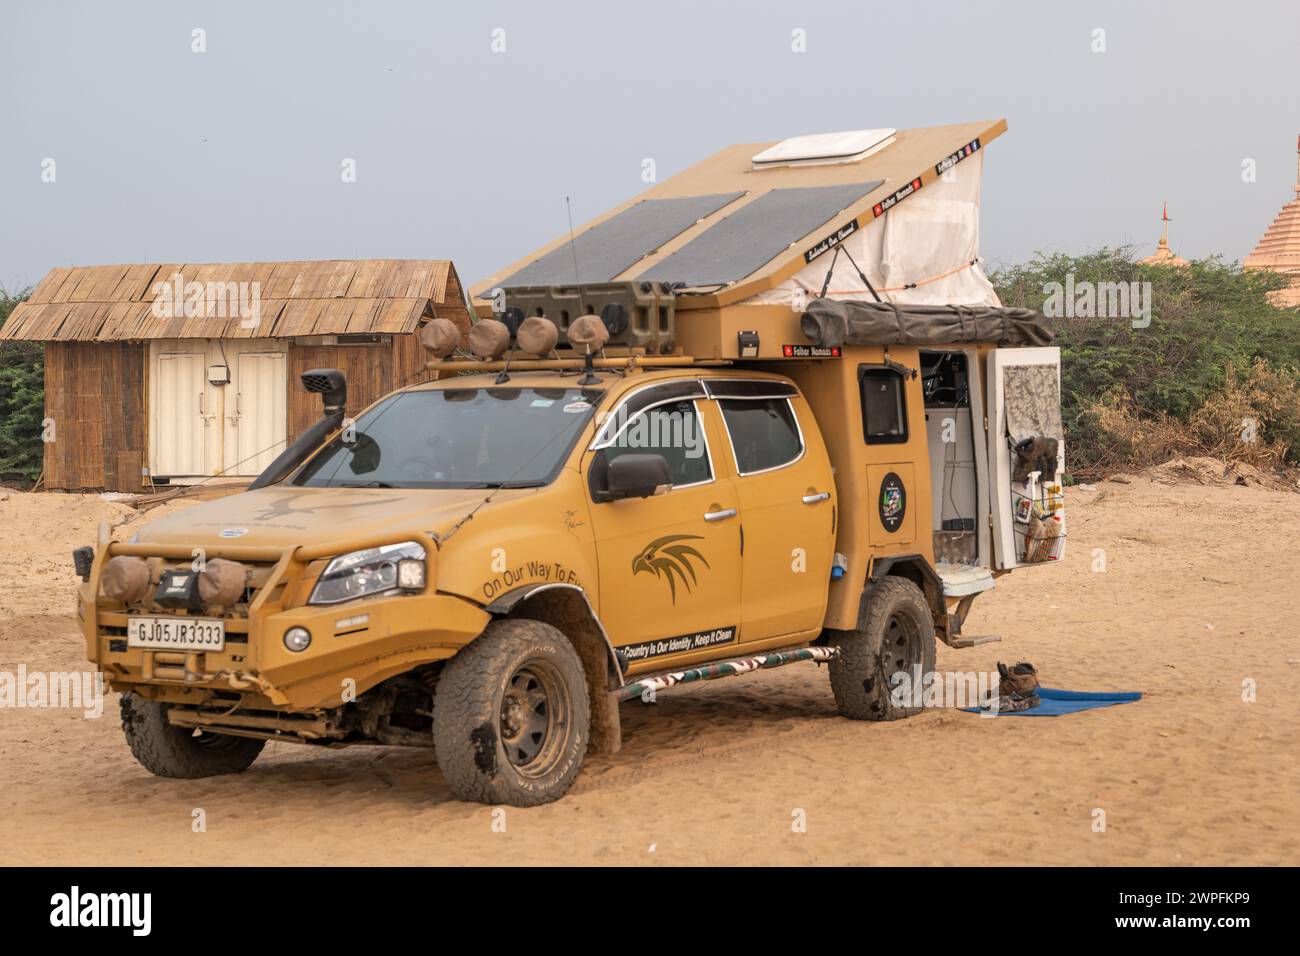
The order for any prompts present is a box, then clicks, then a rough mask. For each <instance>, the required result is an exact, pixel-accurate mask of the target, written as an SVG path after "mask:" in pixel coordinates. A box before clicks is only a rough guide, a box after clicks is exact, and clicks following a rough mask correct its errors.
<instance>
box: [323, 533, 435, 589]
mask: <svg viewBox="0 0 1300 956" xmlns="http://www.w3.org/2000/svg"><path fill="white" fill-rule="evenodd" d="M424 559H425V553H424V548H423V547H421V546H420V544H419V542H417V541H403V542H401V543H400V544H386V545H384V546H383V547H382V548H367V549H366V550H365V551H353V552H352V553H350V554H342V555H339V556H338V557H337V558H335V559H334V560H333V561H331V562H330V563H329V565H328V566H327V567H326V568H325V573H324V574H322V575H321V576H320V579H319V580H318V581H317V582H316V587H315V588H313V589H312V592H311V598H310V599H309V600H308V601H307V603H308V604H338V603H339V602H340V601H351V600H353V599H354V598H359V597H365V596H366V595H368V594H382V593H383V592H385V591H398V590H401V591H423V590H424V577H425V563H424Z"/></svg>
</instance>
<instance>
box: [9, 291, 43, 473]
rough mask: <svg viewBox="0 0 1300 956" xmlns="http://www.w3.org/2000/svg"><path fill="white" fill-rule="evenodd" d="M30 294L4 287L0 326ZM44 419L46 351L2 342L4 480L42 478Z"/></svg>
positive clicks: (22, 344) (33, 343) (35, 345)
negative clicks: (10, 290) (14, 293)
mask: <svg viewBox="0 0 1300 956" xmlns="http://www.w3.org/2000/svg"><path fill="white" fill-rule="evenodd" d="M30 291H31V290H30V289H28V290H24V291H23V292H20V293H19V294H17V295H10V294H9V293H8V292H6V291H5V290H4V289H3V288H0V326H3V325H4V323H5V321H6V320H7V319H8V318H9V313H10V312H12V311H13V309H14V306H16V305H17V304H18V303H19V302H21V301H22V300H23V299H25V298H27V296H28V294H29V293H30ZM44 416H45V353H44V349H42V348H41V346H40V345H39V344H38V343H35V342H2V343H0V479H4V480H12V479H16V478H22V479H26V480H28V481H34V480H35V479H36V478H37V476H38V475H40V473H41V459H42V455H43V451H44V446H43V445H42V443H41V421H42V419H43V418H44Z"/></svg>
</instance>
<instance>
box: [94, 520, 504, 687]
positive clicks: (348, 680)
mask: <svg viewBox="0 0 1300 956" xmlns="http://www.w3.org/2000/svg"><path fill="white" fill-rule="evenodd" d="M389 537H390V538H391V537H393V536H389ZM411 537H412V535H410V534H409V533H404V534H403V535H402V536H401V537H398V538H394V539H395V540H407V539H410V538H411ZM422 543H424V544H425V545H426V551H427V552H428V554H429V556H430V560H429V574H428V579H429V584H428V586H427V587H426V589H425V591H424V592H421V593H416V594H394V595H376V596H374V597H369V598H362V599H359V600H356V601H350V602H346V603H343V604H335V605H329V606H309V605H306V604H305V603H304V602H305V601H306V598H307V595H309V594H310V593H311V588H312V587H313V586H314V584H315V582H316V578H317V577H318V576H319V574H320V572H321V570H323V568H324V566H325V564H326V562H327V561H328V559H329V558H330V557H332V556H333V555H334V554H337V553H342V552H343V551H344V550H357V549H358V548H359V547H367V546H370V544H369V543H368V542H361V543H360V544H359V545H358V544H357V543H355V542H348V543H346V544H345V545H339V546H337V550H335V549H332V548H322V547H319V546H317V547H313V548H310V549H306V548H290V549H288V550H285V551H283V552H281V551H276V550H274V549H266V548H251V547H248V546H242V547H226V548H222V547H212V548H208V549H206V556H207V557H208V558H209V559H211V558H214V557H224V558H229V559H230V560H240V561H248V562H259V561H260V562H263V563H268V562H271V561H273V562H274V563H273V564H271V565H270V567H269V573H267V574H263V575H261V578H262V579H263V580H262V581H261V583H260V586H259V587H258V588H257V589H256V592H255V594H254V596H253V597H252V599H251V600H250V601H249V602H248V604H247V607H246V608H244V609H240V610H236V611H235V612H234V613H231V614H228V615H223V616H222V617H223V620H224V621H225V628H226V644H225V647H224V649H223V650H221V651H175V650H169V651H162V650H145V649H141V648H131V647H128V646H127V639H126V626H127V620H128V617H129V616H130V614H131V613H132V609H129V608H126V607H123V606H122V605H120V604H117V603H115V602H112V601H109V600H108V599H107V598H105V597H103V596H102V595H101V594H100V576H101V574H102V570H103V566H104V564H105V563H106V562H107V560H108V558H109V557H112V556H116V555H119V554H129V555H136V556H139V557H145V558H150V557H154V558H162V559H164V560H189V559H190V555H191V554H192V551H193V549H191V548H189V547H185V546H176V545H149V544H123V543H120V542H111V541H109V542H101V544H100V546H99V547H97V548H96V554H95V560H94V564H93V565H92V569H91V574H90V580H89V581H88V582H86V583H84V584H83V585H82V586H81V593H80V600H79V607H78V612H79V613H78V616H79V618H80V621H81V626H82V633H83V636H84V637H85V641H86V655H87V658H88V659H89V660H90V661H91V662H93V663H95V664H97V665H98V666H99V668H100V670H101V671H103V673H104V674H105V675H106V678H107V679H108V681H109V683H110V685H111V686H112V687H113V689H114V690H119V691H126V690H134V691H136V692H138V693H140V694H142V696H146V697H151V698H154V699H161V700H167V701H170V702H173V703H193V704H199V703H204V702H206V701H210V700H213V699H228V698H230V697H231V696H232V695H234V694H237V695H238V698H239V700H240V701H241V702H243V703H246V704H247V705H248V706H255V707H258V708H261V709H274V710H288V711H298V710H312V709H320V708H327V707H336V706H339V705H340V704H342V703H344V702H346V701H348V700H352V699H355V697H356V696H357V695H359V694H361V693H364V692H365V691H366V690H368V689H369V688H370V687H373V686H374V685H375V684H377V683H379V682H380V681H382V680H385V679H386V678H388V677H391V676H393V675H395V674H400V673H402V672H404V671H407V670H410V669H411V668H412V667H415V666H417V665H419V664H422V663H427V662H431V661H437V660H443V659H446V658H448V657H451V656H452V655H453V654H455V653H456V651H457V650H459V649H460V648H461V647H463V646H464V645H465V644H467V643H468V642H469V641H471V640H473V639H474V638H475V637H476V636H477V635H478V634H479V633H481V631H482V630H483V628H484V627H485V626H486V625H487V622H488V620H489V615H488V614H487V612H486V611H484V610H483V609H482V608H481V607H479V606H477V605H475V604H473V603H471V602H469V601H466V600H464V599H462V598H459V597H454V596H452V595H447V594H439V593H437V591H436V590H434V581H435V580H436V573H435V567H436V562H435V561H434V560H433V559H434V556H435V554H436V545H435V544H434V542H433V541H432V540H431V539H428V538H427V537H425V538H422ZM139 613H148V614H150V615H157V614H159V613H167V612H159V611H156V610H153V609H150V610H148V611H140V612H139ZM203 616H212V615H203ZM292 627H304V628H306V629H307V630H308V631H310V632H311V635H312V641H311V644H310V646H309V647H308V648H307V649H306V650H303V651H300V652H294V651H290V650H289V649H288V648H287V647H285V645H284V633H285V631H287V630H289V629H290V628H292Z"/></svg>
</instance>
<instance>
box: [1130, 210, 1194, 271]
mask: <svg viewBox="0 0 1300 956" xmlns="http://www.w3.org/2000/svg"><path fill="white" fill-rule="evenodd" d="M1160 221H1161V222H1162V223H1163V225H1162V226H1161V228H1160V241H1159V242H1158V243H1156V251H1155V252H1154V253H1152V254H1151V255H1149V256H1147V257H1146V258H1145V259H1139V260H1138V262H1140V263H1141V264H1142V265H1145V266H1185V265H1187V260H1186V259H1182V258H1180V257H1178V256H1176V255H1174V253H1173V251H1172V250H1171V249H1170V248H1169V224H1170V223H1171V222H1173V220H1172V219H1170V218H1169V203H1168V202H1165V203H1164V204H1163V205H1162V207H1161V209H1160Z"/></svg>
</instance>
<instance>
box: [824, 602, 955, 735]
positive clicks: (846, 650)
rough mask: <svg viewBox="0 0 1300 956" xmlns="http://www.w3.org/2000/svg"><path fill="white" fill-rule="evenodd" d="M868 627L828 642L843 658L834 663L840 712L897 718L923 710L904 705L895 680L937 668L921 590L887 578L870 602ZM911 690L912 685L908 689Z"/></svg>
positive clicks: (852, 716)
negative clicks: (897, 674) (896, 676)
mask: <svg viewBox="0 0 1300 956" xmlns="http://www.w3.org/2000/svg"><path fill="white" fill-rule="evenodd" d="M868 600H869V601H870V603H869V604H868V606H867V620H866V626H865V627H862V628H860V629H859V630H856V631H832V632H831V634H830V637H829V643H831V644H838V645H839V647H840V656H839V657H838V658H836V659H835V660H832V661H831V663H830V668H829V670H830V677H831V691H832V692H833V693H834V694H835V703H836V704H837V705H839V709H840V713H841V714H843V715H844V716H845V717H848V718H850V719H851V720H898V719H900V718H902V717H910V716H912V715H913V714H915V713H918V712H919V711H920V710H921V708H920V707H900V706H898V705H897V704H896V703H895V702H894V700H893V697H892V694H893V687H892V686H891V683H890V681H891V676H892V675H893V674H894V673H895V672H897V671H899V670H904V671H906V672H907V673H908V675H909V677H910V678H912V679H913V680H914V679H915V673H916V672H915V668H916V666H917V665H918V664H919V665H920V668H921V674H922V675H925V674H929V673H931V672H932V671H933V670H934V619H933V618H932V617H931V615H930V605H929V604H928V603H926V600H925V595H924V594H922V593H921V589H920V588H919V587H917V586H916V585H915V584H914V583H912V582H911V581H909V580H907V579H906V578H900V577H887V578H885V579H884V580H883V581H881V582H880V583H879V584H877V585H876V586H875V587H874V588H872V589H871V594H870V596H869V598H868ZM904 686H906V687H911V684H907V685H904Z"/></svg>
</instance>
